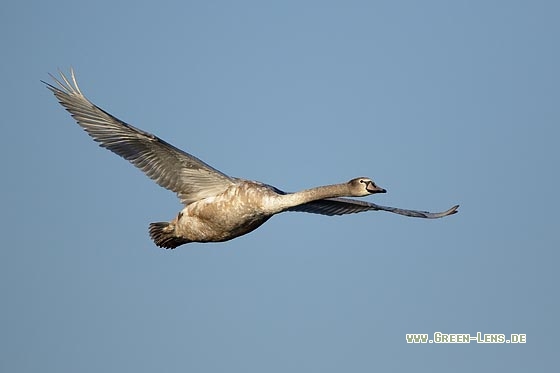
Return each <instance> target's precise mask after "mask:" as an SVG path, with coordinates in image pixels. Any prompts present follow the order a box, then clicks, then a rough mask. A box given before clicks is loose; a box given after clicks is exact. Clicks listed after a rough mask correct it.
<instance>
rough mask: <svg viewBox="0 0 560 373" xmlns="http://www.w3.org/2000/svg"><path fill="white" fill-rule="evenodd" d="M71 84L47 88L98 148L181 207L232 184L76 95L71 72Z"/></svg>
mask: <svg viewBox="0 0 560 373" xmlns="http://www.w3.org/2000/svg"><path fill="white" fill-rule="evenodd" d="M70 74H71V81H70V80H69V79H68V78H67V77H66V76H65V75H64V74H63V73H62V72H61V73H60V77H61V80H58V79H56V78H55V77H54V76H52V75H51V77H52V78H53V80H54V81H55V82H56V84H57V85H58V87H56V86H54V85H51V84H49V83H46V82H43V83H45V84H46V85H47V88H49V89H50V90H51V91H52V92H53V93H54V95H55V96H56V98H57V99H58V101H59V102H60V104H61V105H62V106H64V108H66V110H68V112H70V114H71V115H72V117H74V119H75V120H76V121H77V122H78V124H79V125H80V126H81V127H82V128H83V129H84V130H85V131H86V132H87V133H88V134H89V135H90V136H91V137H92V138H93V139H94V140H95V141H97V142H98V143H99V145H100V146H102V147H104V148H107V149H109V150H110V151H112V152H113V153H115V154H118V155H120V156H121V157H123V158H124V159H126V160H127V161H129V162H130V163H132V164H133V165H135V166H136V167H138V168H139V169H140V170H142V171H143V172H144V173H145V174H146V175H147V176H148V177H150V178H151V179H152V180H154V181H155V182H156V183H158V184H159V185H160V186H162V187H164V188H166V189H169V190H171V191H173V192H175V193H177V195H178V197H179V199H180V200H181V202H182V203H184V204H185V205H187V204H189V203H191V202H193V201H197V200H199V199H202V198H206V197H210V196H214V195H217V194H219V193H221V192H223V191H224V190H225V189H227V188H228V187H229V186H230V185H232V184H234V183H235V179H234V178H231V177H229V176H227V175H225V174H223V173H221V172H220V171H218V170H216V169H214V168H213V167H211V166H209V165H207V164H206V163H204V162H203V161H201V160H200V159H198V158H196V157H194V156H192V155H190V154H188V153H185V152H184V151H182V150H180V149H178V148H176V147H174V146H173V145H171V144H168V143H167V142H165V141H163V140H162V139H160V138H158V137H157V136H154V135H152V134H151V133H148V132H144V131H142V130H140V129H138V128H135V127H133V126H131V125H130V124H127V123H125V122H123V121H121V120H120V119H118V118H115V117H114V116H112V115H111V114H109V113H107V112H106V111H104V110H103V109H101V108H99V107H97V106H96V105H95V104H93V103H92V102H91V101H89V100H88V99H87V98H86V97H85V96H84V95H83V94H82V92H81V91H80V88H79V87H78V83H77V82H76V78H75V76H74V71H73V70H70Z"/></svg>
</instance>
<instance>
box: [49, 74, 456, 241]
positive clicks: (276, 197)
mask: <svg viewBox="0 0 560 373" xmlns="http://www.w3.org/2000/svg"><path fill="white" fill-rule="evenodd" d="M60 76H61V79H60V80H59V79H56V78H55V77H54V76H51V77H52V78H53V80H54V81H55V82H56V84H57V85H58V86H54V85H51V84H49V83H45V84H46V85H47V87H48V88H49V89H50V90H51V91H52V92H53V93H54V95H55V96H56V98H57V99H58V100H59V102H60V103H61V104H62V106H64V108H66V110H68V111H69V112H70V114H72V116H73V117H74V119H75V120H76V121H77V122H78V124H79V125H80V126H81V127H82V128H83V129H84V130H85V131H86V132H87V133H88V134H89V135H90V136H91V137H92V138H93V139H94V140H95V141H97V142H99V144H100V146H102V147H104V148H107V149H109V150H111V151H112V152H114V153H115V154H117V155H120V156H121V157H123V158H124V159H126V160H128V161H129V162H130V163H132V164H133V165H135V166H136V167H138V168H139V169H140V170H142V171H143V172H144V173H145V174H146V175H147V176H148V177H150V178H151V179H152V180H154V181H155V182H156V183H158V184H159V185H160V186H162V187H164V188H166V189H169V190H171V191H173V192H175V193H177V196H178V197H179V199H180V200H181V202H182V203H183V204H184V206H185V207H184V208H183V210H182V211H181V212H180V213H179V214H178V215H177V217H176V218H175V219H173V220H172V221H170V222H157V223H152V224H150V229H149V232H150V237H151V238H152V240H153V241H154V242H155V244H156V245H157V246H159V247H164V248H168V249H173V248H175V247H177V246H180V245H183V244H185V243H189V242H222V241H227V240H231V239H233V238H235V237H239V236H241V235H244V234H246V233H249V232H251V231H253V230H255V229H256V228H258V227H259V226H260V225H262V224H263V223H265V222H266V221H267V220H268V219H270V218H271V217H272V216H273V215H274V214H278V213H280V212H283V211H302V212H310V213H315V214H323V215H330V216H332V215H344V214H352V213H357V212H363V211H388V212H392V213H395V214H400V215H405V216H411V217H417V218H426V219H435V218H441V217H444V216H448V215H452V214H455V213H456V212H457V209H458V207H459V206H458V205H456V206H453V207H452V208H450V209H449V210H447V211H444V212H439V213H431V212H427V211H416V210H405V209H398V208H394V207H386V206H380V205H376V204H374V203H371V202H365V201H358V200H354V199H348V198H340V197H363V196H367V195H370V194H375V193H385V189H383V188H380V187H378V186H377V185H375V183H374V182H373V180H371V179H370V178H367V177H359V178H355V179H352V180H350V181H349V182H347V183H342V184H334V185H326V186H320V187H316V188H312V189H307V190H303V191H300V192H296V193H285V192H283V191H281V190H279V189H277V188H275V187H273V186H270V185H267V184H263V183H259V182H256V181H249V180H244V179H239V178H234V177H230V176H227V175H226V174H224V173H222V172H220V171H218V170H216V169H215V168H213V167H211V166H209V165H207V164H206V163H204V162H203V161H201V160H200V159H198V158H196V157H194V156H192V155H190V154H188V153H186V152H184V151H182V150H180V149H178V148H176V147H174V146H173V145H171V144H168V143H167V142H165V141H163V140H161V139H160V138H158V137H156V136H154V135H152V134H151V133H148V132H144V131H142V130H140V129H138V128H135V127H133V126H131V125H129V124H126V123H125V122H123V121H121V120H119V119H118V118H116V117H114V116H112V115H111V114H109V113H107V112H106V111H104V110H103V109H101V108H99V107H97V106H96V105H95V104H93V103H92V102H90V101H89V100H88V99H87V98H86V97H85V96H84V95H83V94H82V92H81V91H80V89H79V87H78V83H77V82H76V78H75V76H74V71H72V70H71V75H70V77H71V80H69V79H68V78H67V77H66V76H65V75H64V74H62V73H61V74H60Z"/></svg>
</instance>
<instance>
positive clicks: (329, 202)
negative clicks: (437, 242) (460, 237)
mask: <svg viewBox="0 0 560 373" xmlns="http://www.w3.org/2000/svg"><path fill="white" fill-rule="evenodd" d="M458 208H459V205H455V206H453V207H451V208H450V209H449V210H447V211H443V212H435V213H434V212H428V211H418V210H406V209H399V208H396V207H387V206H381V205H376V204H375V203H371V202H365V201H358V200H355V199H350V198H327V199H321V200H318V201H313V202H308V203H304V204H302V205H299V206H294V207H291V208H289V209H288V210H287V211H298V212H309V213H313V214H321V215H328V216H333V215H346V214H354V213H358V212H364V211H388V212H392V213H394V214H399V215H404V216H410V217H414V218H425V219H437V218H442V217H444V216H448V215H453V214H455V213H457V209H458Z"/></svg>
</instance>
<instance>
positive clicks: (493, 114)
mask: <svg viewBox="0 0 560 373" xmlns="http://www.w3.org/2000/svg"><path fill="white" fill-rule="evenodd" d="M3 8H4V11H3V12H2V14H1V15H0V31H1V33H0V35H2V36H1V38H2V45H3V52H4V53H3V56H4V57H3V58H2V62H1V63H0V67H1V69H2V77H3V85H4V89H3V90H2V91H1V92H0V95H1V102H2V103H3V109H2V113H3V119H2V123H3V125H2V129H3V133H4V136H3V141H2V147H0V152H1V157H2V164H3V166H2V168H3V174H4V177H3V182H2V183H1V188H2V193H1V195H2V206H3V213H2V214H1V217H0V219H2V221H1V227H2V233H3V243H2V245H1V247H2V249H1V250H0V284H1V285H0V296H1V298H0V299H1V302H2V307H1V308H0V351H1V353H0V370H1V371H6V372H38V371H41V372H77V371H79V372H100V371H104V372H123V371H134V372H154V371H161V372H225V371H227V372H287V371H293V372H341V371H355V372H366V371H403V370H405V369H418V370H419V371H425V370H428V369H429V370H430V371H456V372H465V371H472V370H481V371H484V370H491V369H493V370H500V371H519V372H522V371H541V370H544V368H546V367H550V366H551V365H552V364H555V365H557V364H556V358H555V357H554V354H556V349H555V347H556V346H557V345H558V339H557V338H558V333H559V332H560V330H559V329H560V328H559V322H558V321H557V315H558V314H559V311H560V302H559V299H558V295H557V294H558V290H557V285H558V283H559V275H558V270H557V263H558V261H559V259H560V258H559V254H558V248H559V247H560V240H559V238H558V232H557V230H558V217H557V213H556V212H557V210H558V208H559V207H560V206H559V199H558V197H557V191H558V188H559V186H560V182H559V176H558V175H559V174H558V164H559V161H560V157H559V151H558V139H559V138H560V137H559V135H560V133H559V129H558V128H559V126H558V124H559V120H560V105H559V104H558V102H559V99H560V91H559V88H558V87H559V86H560V74H559V70H558V66H560V53H559V49H558V47H557V45H558V35H559V34H560V26H559V24H558V14H559V11H560V6H559V5H558V3H557V2H553V1H454V2H450V1H423V2H419V1H418V2H417V1H346V2H332V1H320V2H319V1H316V2H313V1H282V2H279V1H278V2H259V1H237V2H226V1H204V2H202V1H201V2H168V1H159V2H157V3H154V4H148V3H145V4H138V3H137V2H132V1H111V2H109V1H104V0H101V1H97V2H83V3H80V2H75V1H73V2H71V1H53V2H19V3H17V2H12V3H11V4H6V5H5V6H4V7H3ZM70 67H74V68H75V70H76V74H77V77H78V80H79V83H80V85H81V88H82V90H83V91H84V93H85V94H86V95H87V96H88V97H89V98H90V99H91V100H92V101H93V102H95V103H96V104H97V105H99V106H101V107H102V108H104V109H105V110H107V111H109V112H110V113H112V114H114V115H116V116H117V117H119V118H120V119H122V120H125V121H127V122H129V123H131V124H133V125H135V126H137V127H140V128H142V129H144V130H147V131H150V132H153V133H155V134H157V135H158V136H160V137H162V138H163V139H165V140H167V141H168V142H171V143H172V144H174V145H176V146H178V147H180V148H182V149H184V150H186V151H188V152H190V153H192V154H194V155H196V156H197V157H199V158H201V159H203V160H204V161H206V162H207V163H209V164H211V165H212V166H214V167H216V168H218V169H220V170H221V171H223V172H225V173H227V174H229V175H232V176H237V177H244V178H249V179H255V180H260V181H263V182H267V183H270V184H273V185H275V186H277V187H279V188H281V189H284V190H289V191H295V190H299V189H304V188H309V187H312V186H316V185H321V184H330V183H337V182H343V181H346V180H349V179H350V178H352V177H356V176H370V177H372V178H374V179H375V181H376V182H377V184H379V185H380V186H382V187H384V188H386V189H387V190H388V193H387V194H384V195H375V196H373V197H369V198H368V199H369V200H372V201H375V202H377V203H380V204H385V205H390V206H397V207H403V208H413V209H422V210H431V211H439V210H444V209H447V208H448V207H450V206H451V205H453V204H456V203H459V204H461V210H460V213H459V214H457V215H454V216H452V217H449V218H446V219H442V220H435V221H428V220H421V219H410V218H406V217H402V216H397V215H392V214H387V213H381V212H379V213H363V214H356V215H351V216H345V217H334V218H329V217H324V216H317V215H309V214H298V213H286V214H281V215H279V216H276V217H274V218H272V219H271V220H270V221H269V222H267V223H266V224H265V225H263V226H262V227H261V228H259V229H258V230H257V231H255V232H253V233H251V234H249V235H246V236H244V237H241V238H238V239H236V240H233V241H230V242H226V243H220V244H189V245H186V246H182V247H180V248H179V249H177V250H174V251H165V250H161V249H158V248H156V247H155V246H154V245H153V243H152V242H151V241H150V239H149V237H148V234H147V227H148V224H149V223H150V222H153V221H161V220H168V219H171V218H172V217H174V216H175V214H176V213H177V212H178V211H179V209H180V208H181V207H180V204H179V202H178V200H177V199H176V198H175V196H174V195H173V194H172V193H171V192H168V191H166V190H164V189H162V188H160V187H158V186H157V185H156V184H154V183H153V182H152V181H150V180H149V179H148V178H147V177H145V176H144V175H143V174H142V173H141V172H139V171H138V170H137V169H135V168H134V167H133V166H131V165H130V164H128V163H127V162H125V161H124V160H122V159H120V158H119V157H117V156H115V155H114V154H111V153H110V152H108V151H106V150H104V149H101V148H99V147H97V146H96V144H95V143H94V142H93V141H91V139H90V138H89V137H88V136H87V135H86V134H85V133H84V132H83V131H82V130H81V129H80V128H79V127H78V126H77V125H76V124H75V123H74V122H73V120H72V119H71V118H70V116H69V115H68V114H67V113H66V112H65V111H64V110H63V109H62V108H61V107H60V106H59V105H58V104H57V103H56V100H55V99H54V98H53V97H52V95H51V93H50V92H49V91H48V90H47V89H45V88H44V87H43V85H42V84H41V83H40V80H48V79H49V77H48V73H49V72H51V73H56V71H57V69H59V68H60V69H61V70H63V71H68V69H69V68H70ZM438 331H439V332H443V333H468V334H471V335H475V334H476V333H477V332H481V333H503V334H506V335H507V336H509V334H510V333H524V334H527V343H526V344H523V345H514V344H498V345H489V344H476V343H470V344H464V345H452V344H446V345H441V344H438V345H436V344H425V345H412V344H407V343H406V342H405V334H406V333H428V334H430V335H433V333H434V332H438Z"/></svg>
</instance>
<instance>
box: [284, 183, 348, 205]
mask: <svg viewBox="0 0 560 373" xmlns="http://www.w3.org/2000/svg"><path fill="white" fill-rule="evenodd" d="M335 197H352V194H351V192H350V188H349V187H348V184H347V183H344V184H333V185H324V186H320V187H316V188H311V189H305V190H302V191H299V192H296V193H290V194H285V195H282V196H279V201H280V206H279V207H280V208H281V209H282V210H284V209H287V208H290V207H294V206H298V205H302V204H304V203H307V202H311V201H317V200H319V199H324V198H335Z"/></svg>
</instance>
